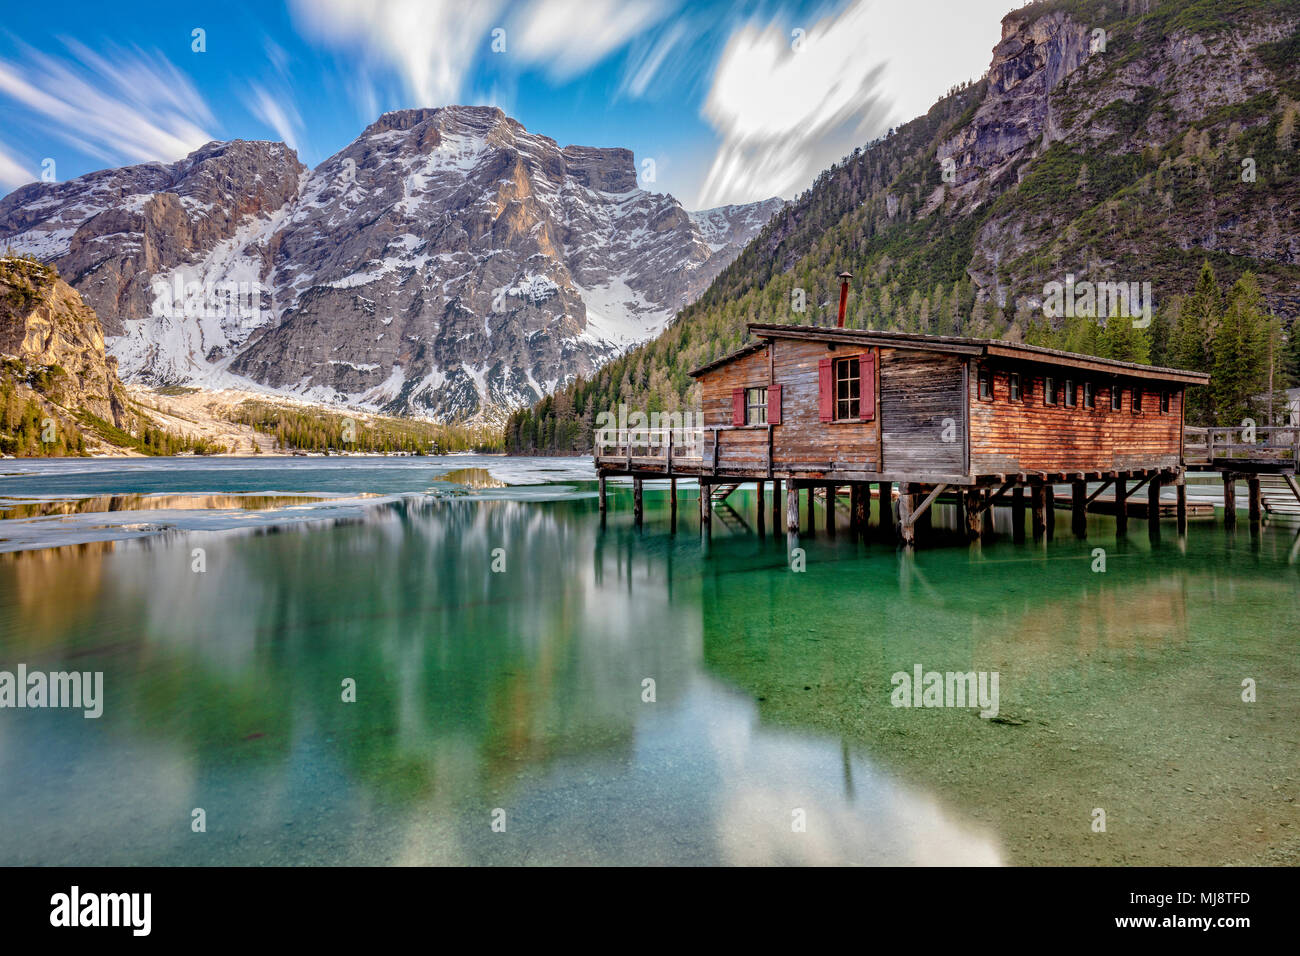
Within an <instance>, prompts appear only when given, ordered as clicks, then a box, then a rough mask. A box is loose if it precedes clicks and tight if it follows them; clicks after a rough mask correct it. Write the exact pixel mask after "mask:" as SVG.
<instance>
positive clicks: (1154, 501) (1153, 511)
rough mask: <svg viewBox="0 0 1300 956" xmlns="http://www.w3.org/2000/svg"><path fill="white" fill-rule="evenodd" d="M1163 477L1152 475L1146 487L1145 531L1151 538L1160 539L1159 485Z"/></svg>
mask: <svg viewBox="0 0 1300 956" xmlns="http://www.w3.org/2000/svg"><path fill="white" fill-rule="evenodd" d="M1163 481H1164V476H1163V475H1158V474H1157V475H1152V476H1151V483H1150V484H1149V485H1148V486H1147V531H1148V533H1149V534H1150V535H1151V537H1152V538H1158V537H1160V485H1161V484H1162V482H1163Z"/></svg>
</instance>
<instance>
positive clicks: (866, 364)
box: [858, 352, 876, 421]
mask: <svg viewBox="0 0 1300 956" xmlns="http://www.w3.org/2000/svg"><path fill="white" fill-rule="evenodd" d="M858 371H859V373H860V374H861V384H860V385H859V386H858V387H859V389H860V392H859V394H860V395H861V403H860V405H859V407H860V410H861V415H862V417H863V418H864V419H866V420H867V421H871V420H872V419H874V418H875V417H876V353H875V352H863V353H862V354H861V355H859V356H858Z"/></svg>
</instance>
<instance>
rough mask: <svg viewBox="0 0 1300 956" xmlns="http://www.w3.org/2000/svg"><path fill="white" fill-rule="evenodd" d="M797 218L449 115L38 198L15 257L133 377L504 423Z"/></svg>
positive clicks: (17, 197)
mask: <svg viewBox="0 0 1300 956" xmlns="http://www.w3.org/2000/svg"><path fill="white" fill-rule="evenodd" d="M780 205H781V202H780V201H779V200H769V201H767V202H764V203H755V204H752V205H748V206H732V207H724V208H723V209H719V210H707V211H705V212H701V213H688V212H687V211H686V210H684V209H683V208H682V207H681V205H680V204H679V203H678V202H677V200H675V199H674V198H673V197H671V196H668V195H665V194H659V193H652V192H649V191H647V190H645V189H642V188H640V187H639V185H638V182H637V169H636V165H635V161H634V157H633V155H632V153H631V152H630V151H629V150H626V149H618V148H596V147H586V146H567V147H564V148H560V146H559V145H558V144H557V143H556V142H555V141H554V140H553V139H551V138H549V137H546V136H542V135H538V134H535V133H530V132H529V131H528V130H527V129H525V128H524V126H523V125H521V124H520V123H518V122H516V121H515V120H513V119H511V118H510V117H508V116H506V115H505V113H503V112H502V111H501V110H499V109H497V108H496V107H480V106H448V107H441V108H437V109H412V110H401V111H397V112H392V113H385V114H384V115H383V116H381V117H379V119H377V120H376V121H375V122H374V123H371V124H370V125H369V126H368V127H366V129H365V130H364V131H363V132H362V134H361V135H360V136H359V137H358V138H357V139H356V140H355V141H354V142H352V143H350V144H349V145H348V146H346V147H345V148H344V149H342V150H340V151H339V152H338V153H336V154H335V155H333V156H331V157H329V158H328V159H326V160H325V161H324V162H322V163H321V164H320V165H319V166H318V167H316V169H314V170H311V171H310V172H308V171H307V170H306V168H305V167H303V166H302V165H301V164H300V163H299V162H298V159H297V156H296V154H294V152H293V151H292V150H290V149H289V148H288V147H286V146H284V145H283V144H280V143H259V142H243V141H238V140H237V141H234V142H229V143H220V142H214V143H208V144H206V145H204V146H203V147H201V148H199V149H198V150H195V151H194V152H193V153H191V154H190V155H189V156H187V157H185V158H184V159H182V160H180V161H178V162H177V163H173V164H170V165H165V164H158V163H153V164H147V165H143V166H131V167H125V168H123V169H117V170H106V171H103V172H100V173H92V174H90V175H87V176H83V177H79V178H78V179H76V180H72V181H70V182H67V183H60V184H57V185H44V184H42V185H33V186H28V187H24V188H23V189H20V190H18V191H17V192H15V193H14V194H12V195H10V196H9V197H7V198H6V199H5V200H4V201H3V202H0V245H12V246H13V247H14V248H16V249H18V250H19V251H28V252H32V253H34V254H36V255H38V256H40V257H41V258H43V259H45V260H47V261H50V262H52V263H53V264H54V265H56V266H57V267H58V268H59V270H60V272H61V273H62V274H63V275H64V276H65V277H66V278H67V279H68V281H69V282H70V283H71V284H72V285H73V286H74V287H76V288H78V289H79V290H80V291H81V292H82V293H83V295H85V297H86V299H87V301H89V302H90V303H91V304H92V305H93V306H94V307H95V308H96V310H97V311H99V312H100V315H101V318H102V319H103V321H104V324H105V327H106V329H107V330H108V332H109V333H110V335H111V336H113V337H112V338H111V340H110V347H111V349H112V351H113V352H114V354H116V355H117V356H118V358H119V361H120V363H121V369H122V372H123V374H124V376H126V377H127V378H128V379H134V380H137V381H145V382H152V383H159V384H162V383H167V384H172V383H187V384H195V385H199V386H210V387H215V386H223V385H237V386H241V387H245V388H248V387H254V386H256V387H261V388H264V389H269V390H274V391H277V392H283V393H287V394H293V395H297V396H300V397H303V398H307V399H310V400H315V401H322V402H327V403H334V404H349V405H362V406H366V407H372V408H379V409H383V410H386V411H392V412H399V413H407V414H418V415H426V416H430V417H434V418H439V419H444V420H451V419H468V418H498V417H501V416H502V415H503V414H504V413H505V412H506V411H508V410H509V409H511V408H515V407H518V406H520V405H522V404H525V403H528V402H532V401H535V400H537V399H538V398H540V397H541V395H542V394H543V393H545V392H547V391H549V390H551V389H553V388H555V387H556V386H557V385H558V384H560V383H563V382H565V381H568V380H570V379H572V378H573V377H574V376H576V375H580V374H589V373H590V372H591V371H593V370H594V369H595V368H596V367H597V366H598V365H599V364H601V363H602V362H604V361H606V360H608V359H609V358H611V357H612V356H614V355H616V354H618V353H619V352H620V351H622V350H623V349H626V348H627V347H629V346H631V345H633V344H635V343H637V342H640V341H644V340H645V339H647V338H650V337H652V336H653V335H655V334H657V333H658V332H659V331H660V330H661V329H662V328H663V327H664V325H665V324H666V323H667V322H668V320H669V319H670V318H671V317H672V315H673V314H675V313H676V311H677V310H678V309H679V308H681V307H682V306H683V305H686V304H687V303H689V302H691V301H692V300H693V299H694V298H695V297H696V296H698V295H699V294H700V293H701V292H703V291H704V289H705V288H706V287H707V285H708V284H709V282H711V281H712V279H713V278H714V276H716V275H717V273H718V272H719V271H721V269H722V268H723V267H724V266H725V265H726V264H727V263H728V262H730V261H731V259H733V258H734V257H735V255H736V254H737V253H738V252H739V250H740V249H741V248H742V247H743V246H744V245H745V244H746V243H747V242H748V241H749V239H750V238H752V237H753V236H754V235H756V234H757V232H758V230H759V229H761V227H762V226H763V224H764V223H765V222H766V221H767V219H768V218H770V216H771V215H772V213H774V212H775V211H776V209H778V208H779V207H780Z"/></svg>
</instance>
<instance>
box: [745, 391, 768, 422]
mask: <svg viewBox="0 0 1300 956" xmlns="http://www.w3.org/2000/svg"><path fill="white" fill-rule="evenodd" d="M745 424H746V425H766V424H767V389H766V388H747V389H745Z"/></svg>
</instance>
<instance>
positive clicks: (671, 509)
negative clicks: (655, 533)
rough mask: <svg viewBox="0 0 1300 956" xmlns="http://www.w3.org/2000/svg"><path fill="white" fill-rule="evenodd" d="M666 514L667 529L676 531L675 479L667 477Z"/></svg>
mask: <svg viewBox="0 0 1300 956" xmlns="http://www.w3.org/2000/svg"><path fill="white" fill-rule="evenodd" d="M668 514H669V521H668V526H669V530H670V531H672V532H674V533H676V531H677V479H676V478H669V479H668Z"/></svg>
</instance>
